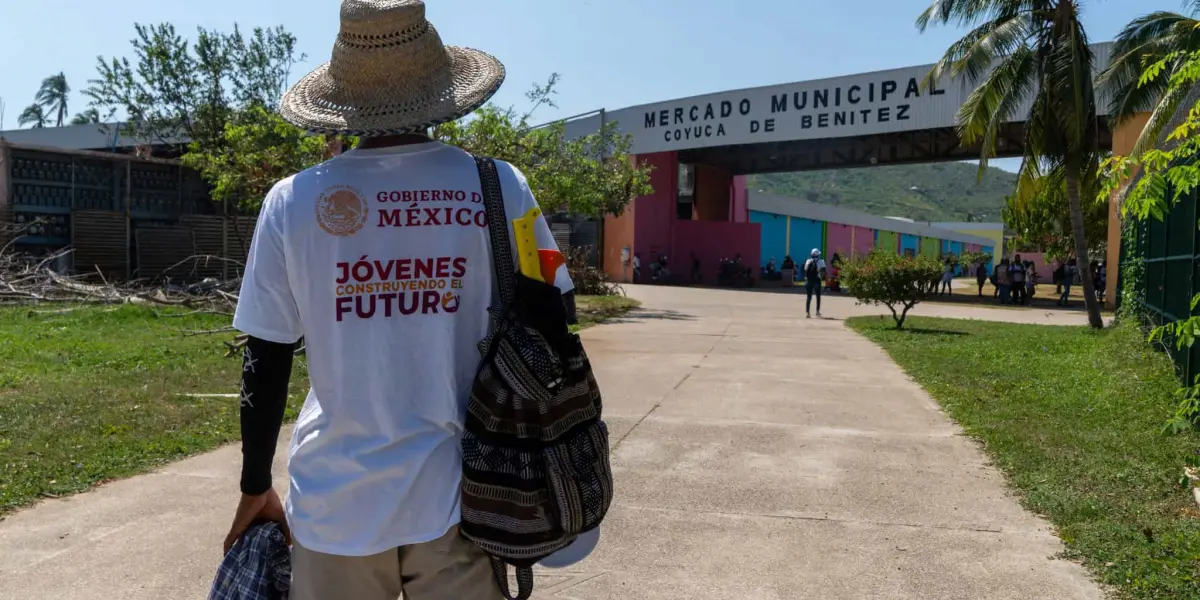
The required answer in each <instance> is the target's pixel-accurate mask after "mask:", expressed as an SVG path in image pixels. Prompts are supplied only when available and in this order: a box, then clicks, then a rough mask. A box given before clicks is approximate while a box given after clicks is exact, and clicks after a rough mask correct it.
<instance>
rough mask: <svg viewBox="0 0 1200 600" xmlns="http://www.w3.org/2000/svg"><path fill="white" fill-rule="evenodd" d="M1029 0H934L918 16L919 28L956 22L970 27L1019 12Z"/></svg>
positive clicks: (960, 25)
mask: <svg viewBox="0 0 1200 600" xmlns="http://www.w3.org/2000/svg"><path fill="white" fill-rule="evenodd" d="M1027 3H1028V0H934V1H933V3H932V4H930V5H929V8H926V9H925V11H924V12H922V13H921V15H920V16H918V17H917V29H919V30H920V31H925V30H926V29H928V28H929V26H931V25H949V24H955V25H957V26H959V27H969V26H972V25H974V24H976V23H979V22H981V21H985V20H991V19H995V18H997V17H999V16H1001V15H1006V14H1007V15H1012V14H1017V13H1019V12H1021V11H1022V9H1023V8H1024V7H1023V5H1025V4H1027Z"/></svg>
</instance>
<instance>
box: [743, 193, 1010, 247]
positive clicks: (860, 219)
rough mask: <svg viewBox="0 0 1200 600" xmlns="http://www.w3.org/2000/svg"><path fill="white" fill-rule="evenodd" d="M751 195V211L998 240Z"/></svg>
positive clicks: (967, 240) (986, 242)
mask: <svg viewBox="0 0 1200 600" xmlns="http://www.w3.org/2000/svg"><path fill="white" fill-rule="evenodd" d="M748 196H749V206H750V210H755V211H759V212H765V213H771V214H776V215H788V216H791V217H798V218H801V219H812V220H813V221H825V222H827V223H838V224H842V225H855V226H857V227H866V228H868V229H879V230H883V231H894V232H896V233H906V234H908V235H919V236H922V237H933V238H938V239H943V240H950V241H952V242H963V243H964V244H978V245H980V246H995V245H996V241H995V240H992V239H989V238H985V237H980V236H977V235H970V234H966V233H960V232H958V231H952V230H949V229H941V228H938V227H933V226H930V225H925V224H922V223H911V222H908V221H904V220H900V219H892V218H888V217H878V216H875V215H872V214H868V213H865V212H860V211H857V210H850V209H848V208H840V207H837V206H830V205H828V204H817V203H816V202H809V201H807V200H801V199H799V198H789V197H787V196H775V195H772V194H764V193H762V192H748Z"/></svg>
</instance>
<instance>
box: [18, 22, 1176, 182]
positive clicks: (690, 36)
mask: <svg viewBox="0 0 1200 600" xmlns="http://www.w3.org/2000/svg"><path fill="white" fill-rule="evenodd" d="M427 3H428V14H429V18H430V20H431V21H432V22H433V23H434V25H435V26H436V27H437V28H438V30H439V32H440V33H441V35H442V39H443V40H444V41H446V43H449V44H458V45H465V46H473V47H476V48H479V49H482V50H485V51H487V52H490V53H492V54H494V55H496V56H497V57H499V58H500V59H501V60H502V61H503V62H504V63H505V65H506V66H507V67H508V81H507V83H506V84H505V86H504V87H503V88H502V89H501V91H500V93H499V94H498V95H497V97H496V102H497V103H499V104H502V105H510V104H516V105H518V106H520V105H523V103H524V101H525V100H524V93H525V91H526V90H528V89H529V86H530V85H531V84H532V83H534V82H535V81H544V80H545V79H546V78H547V77H548V76H549V75H550V73H554V72H557V73H560V74H561V75H562V77H563V79H562V81H561V83H560V84H559V94H558V97H557V102H558V104H559V108H558V109H557V110H554V109H543V110H542V111H541V112H539V113H538V114H537V116H536V118H535V120H537V121H545V120H551V119H553V118H556V117H565V116H570V115H574V114H578V113H582V112H587V111H590V110H595V109H598V108H601V107H604V108H608V109H616V108H622V107H625V106H630V105H635V104H642V103H646V102H654V101H659V100H667V99H671V98H677V97H684V96H691V95H695V94H701V93H708V92H716V91H721V90H728V89H737V88H743V87H752V86H760V85H770V84H777V83H786V82H792V81H803V80H807V79H817V78H822V77H829V76H836V75H845V74H850V73H858V72H865V71H875V70H879V69H888V68H895V67H904V66H910V65H918V64H925V63H930V62H933V61H934V60H936V59H937V58H938V56H939V55H940V53H941V52H942V51H943V50H944V49H945V47H946V46H947V45H948V44H949V43H950V42H952V41H953V40H954V39H955V38H956V37H957V35H958V34H959V33H960V32H958V31H956V30H954V29H945V28H938V29H934V30H931V31H929V32H927V33H925V34H921V33H920V32H918V31H917V29H916V27H915V26H914V25H913V21H914V20H915V18H916V16H917V15H918V14H919V13H920V12H921V10H923V9H924V8H925V7H926V6H927V5H928V0H854V1H850V2H828V1H825V2H815V1H813V0H721V1H718V0H503V1H499V0H489V1H485V0H428V2H427ZM3 4H4V6H3V7H2V8H0V61H2V62H0V98H2V99H3V101H4V103H5V104H6V109H5V115H4V122H3V124H2V126H0V130H2V129H8V128H16V126H17V125H16V118H17V115H18V114H19V113H20V112H21V110H22V108H23V107H25V106H26V105H28V104H30V103H31V102H32V101H33V96H34V93H35V92H36V91H37V87H38V84H39V83H40V81H41V80H42V78H44V77H46V76H48V75H51V74H53V73H57V72H59V71H63V72H64V73H65V74H66V75H67V79H68V81H69V82H70V84H71V86H72V87H73V89H74V92H73V94H72V101H71V106H70V109H71V112H72V113H74V112H78V111H80V110H82V109H84V108H86V99H85V98H84V97H83V95H82V94H80V93H79V91H80V90H82V89H83V88H84V87H86V86H87V80H88V79H89V78H91V77H93V76H94V74H95V72H96V71H95V66H96V57H97V56H98V55H103V56H126V55H129V54H130V50H129V49H130V45H129V40H130V39H131V38H132V37H133V24H134V23H137V22H142V23H157V22H163V21H169V22H172V23H174V24H175V25H176V27H177V28H178V29H179V30H180V31H182V32H187V33H191V32H193V31H195V28H196V27H198V26H201V27H206V28H213V27H217V28H223V29H229V28H231V27H232V25H233V24H234V23H238V24H239V25H241V26H243V27H247V28H249V27H253V26H256V25H264V26H269V25H277V24H281V25H283V26H284V27H286V28H287V29H288V30H290V31H291V32H292V33H294V34H295V35H296V36H297V38H298V39H299V46H300V50H301V51H302V52H304V53H305V54H307V55H308V60H307V61H306V62H305V63H304V64H302V65H301V66H300V67H299V71H307V70H308V69H310V68H312V67H313V66H314V65H316V64H318V63H319V62H321V61H324V60H326V59H327V58H328V56H329V52H330V48H331V46H332V42H333V38H334V36H335V35H336V33H337V15H338V6H339V2H338V0H203V1H202V2H183V1H181V0H153V1H151V0H121V1H119V2H96V1H94V0H38V1H36V2H20V1H18V0H8V1H7V2H3ZM1181 4H1182V2H1181V0H1088V1H1085V11H1086V13H1085V21H1086V25H1087V27H1088V33H1089V35H1090V36H1091V38H1092V39H1093V40H1094V41H1105V40H1110V39H1112V38H1113V37H1114V36H1115V35H1116V33H1117V32H1118V31H1119V30H1120V29H1121V27H1122V26H1123V25H1124V24H1125V23H1127V22H1128V21H1129V20H1130V19H1132V18H1133V17H1135V16H1138V15H1141V14H1144V13H1147V12H1150V11H1152V10H1180V9H1181ZM301 74H303V73H301V72H297V73H295V74H294V77H295V76H299V75H301ZM1001 166H1004V167H1006V168H1010V169H1011V168H1014V166H1015V165H1014V164H1013V163H1011V162H1010V161H1005V164H1003V165H1001Z"/></svg>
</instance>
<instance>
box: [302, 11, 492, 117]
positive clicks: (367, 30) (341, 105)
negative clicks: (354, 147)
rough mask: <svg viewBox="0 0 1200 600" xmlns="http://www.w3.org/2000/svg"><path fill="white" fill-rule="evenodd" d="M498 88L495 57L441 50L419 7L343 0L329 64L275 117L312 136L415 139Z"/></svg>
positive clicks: (306, 79)
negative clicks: (404, 136)
mask: <svg viewBox="0 0 1200 600" xmlns="http://www.w3.org/2000/svg"><path fill="white" fill-rule="evenodd" d="M503 82H504V65H502V64H500V61H498V60H496V58H495V57H493V56H490V55H488V54H485V53H483V52H480V51H478V50H472V49H470V48H462V47H458V46H445V45H443V44H442V39H441V37H440V36H438V33H437V30H436V29H434V28H433V25H432V24H430V23H429V21H427V20H426V19H425V3H424V2H421V0H344V1H343V2H342V10H341V29H340V31H339V32H338V37H337V42H336V43H335V44H334V46H333V57H332V59H331V60H330V61H329V62H327V63H325V64H323V65H321V66H319V67H317V68H316V70H314V71H313V72H312V73H309V74H308V75H306V76H305V77H304V78H303V79H301V80H300V81H298V82H297V83H296V85H294V86H292V89H290V90H288V91H287V93H285V94H284V95H283V101H282V102H281V107H280V113H281V114H282V116H283V118H284V119H286V120H287V121H288V122H290V123H292V124H294V125H296V126H297V127H300V128H303V129H306V130H308V131H311V132H314V133H336V134H345V135H359V136H381V135H392V134H399V133H411V132H421V131H424V130H426V129H428V128H430V127H433V126H434V125H437V124H439V123H445V122H447V121H453V120H455V119H457V118H459V117H462V116H464V115H466V114H468V113H470V112H471V111H473V110H475V109H476V108H479V107H480V106H482V105H483V103H484V102H487V101H488V99H489V98H491V97H492V94H495V93H496V90H497V89H499V88H500V84H501V83H503Z"/></svg>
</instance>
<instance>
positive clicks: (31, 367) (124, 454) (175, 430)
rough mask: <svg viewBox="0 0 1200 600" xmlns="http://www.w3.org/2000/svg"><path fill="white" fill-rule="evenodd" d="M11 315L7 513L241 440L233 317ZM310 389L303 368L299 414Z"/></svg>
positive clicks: (0, 328)
mask: <svg viewBox="0 0 1200 600" xmlns="http://www.w3.org/2000/svg"><path fill="white" fill-rule="evenodd" d="M51 310H53V309H52V308H42V307H37V308H30V307H5V308H0V467H2V468H0V514H3V513H4V512H8V511H11V510H13V509H15V508H18V507H20V506H23V505H26V504H29V503H31V502H33V501H35V500H37V499H39V498H41V497H54V496H61V495H65V494H71V493H75V492H80V491H84V490H87V489H88V488H90V487H92V486H94V485H96V484H98V483H101V482H104V481H106V480H109V479H113V478H117V477H125V476H128V475H132V474H135V473H141V472H144V471H147V470H150V469H153V468H156V467H159V466H161V465H163V464H165V463H167V462H169V461H172V460H175V459H178V458H181V457H184V456H188V455H191V454H195V453H197V452H201V451H204V450H208V449H211V448H214V447H216V446H218V445H221V444H224V443H227V442H231V441H235V440H237V439H239V423H238V400H237V398H194V397H188V396H186V395H185V394H221V393H235V392H236V391H237V389H238V381H239V378H240V375H241V362H240V360H239V359H234V358H224V356H223V355H224V351H225V347H224V346H223V345H222V344H221V341H222V340H229V339H231V338H232V336H233V334H231V333H230V334H216V335H200V336H192V337H184V336H183V335H182V333H181V331H183V330H208V329H217V328H221V327H226V326H228V324H229V320H228V319H227V318H223V317H220V316H214V315H187V314H185V313H182V312H180V311H170V310H167V311H164V310H161V309H160V310H155V309H151V308H147V307H138V306H122V307H119V308H110V307H86V308H80V309H77V310H73V311H70V312H66V313H62V314H51V313H49V312H48V311H51ZM307 386H308V383H307V378H306V377H305V373H304V369H303V367H298V368H297V369H295V370H294V371H293V376H292V392H293V394H292V402H291V406H290V407H289V417H291V416H293V415H294V414H295V411H297V410H298V408H299V404H300V402H301V401H302V400H303V395H304V391H305V390H306V389H307Z"/></svg>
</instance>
